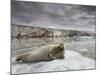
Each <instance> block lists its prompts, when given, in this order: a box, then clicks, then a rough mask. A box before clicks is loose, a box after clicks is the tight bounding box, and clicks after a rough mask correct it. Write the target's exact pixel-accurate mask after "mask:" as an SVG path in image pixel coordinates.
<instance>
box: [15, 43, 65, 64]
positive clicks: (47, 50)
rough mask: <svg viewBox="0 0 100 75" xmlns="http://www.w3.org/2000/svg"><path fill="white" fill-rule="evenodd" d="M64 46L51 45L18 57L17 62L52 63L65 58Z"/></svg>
mask: <svg viewBox="0 0 100 75" xmlns="http://www.w3.org/2000/svg"><path fill="white" fill-rule="evenodd" d="M64 53H65V51H64V44H51V45H46V46H42V47H40V48H38V49H37V50H34V51H30V52H26V53H24V54H21V55H18V56H17V57H16V61H18V62H20V61H22V62H38V61H50V60H54V59H63V58H64Z"/></svg>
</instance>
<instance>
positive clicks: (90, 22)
mask: <svg viewBox="0 0 100 75" xmlns="http://www.w3.org/2000/svg"><path fill="white" fill-rule="evenodd" d="M95 14H96V7H95V6H86V5H71V4H58V3H43V2H25V1H14V0H13V1H12V2H11V23H12V24H17V25H29V26H40V27H50V28H58V29H59V28H62V29H77V30H83V29H84V30H90V31H95V18H96V17H95Z"/></svg>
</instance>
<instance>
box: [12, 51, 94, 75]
mask: <svg viewBox="0 0 100 75" xmlns="http://www.w3.org/2000/svg"><path fill="white" fill-rule="evenodd" d="M94 68H95V60H93V59H90V58H87V57H83V56H82V55H81V54H79V53H78V52H76V51H71V50H65V58H64V59H57V60H53V61H48V62H38V63H30V64H27V63H22V64H19V63H17V62H15V58H12V73H13V74H18V73H34V72H48V71H65V70H66V71H68V70H82V69H94Z"/></svg>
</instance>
